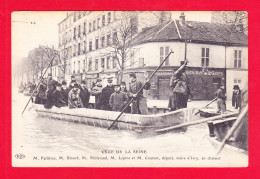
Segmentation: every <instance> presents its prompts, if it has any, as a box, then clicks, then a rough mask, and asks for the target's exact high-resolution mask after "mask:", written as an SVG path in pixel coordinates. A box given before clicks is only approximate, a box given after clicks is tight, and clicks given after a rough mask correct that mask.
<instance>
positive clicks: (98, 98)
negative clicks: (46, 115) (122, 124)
mask: <svg viewBox="0 0 260 179" xmlns="http://www.w3.org/2000/svg"><path fill="white" fill-rule="evenodd" d="M129 77H130V83H129V89H128V90H127V89H126V83H125V82H122V83H121V84H113V80H112V79H107V86H106V87H103V86H102V79H100V78H98V79H97V80H96V83H95V85H94V86H93V87H92V89H88V88H87V86H86V82H85V81H81V82H80V83H78V82H77V81H76V80H75V77H74V76H72V77H71V82H70V84H69V85H68V86H67V83H66V82H65V81H63V82H62V83H58V82H57V81H55V80H53V79H52V75H51V74H48V79H47V82H45V83H41V84H40V85H39V88H38V91H37V95H36V97H35V103H36V104H43V105H44V107H45V108H47V109H50V108H52V107H53V106H56V107H64V106H68V107H69V108H70V109H72V108H92V105H90V103H89V100H90V96H91V95H92V96H95V104H94V109H99V110H107V111H121V110H122V109H123V108H124V107H125V106H126V105H127V104H128V102H129V100H130V99H131V98H133V103H132V105H131V107H130V106H128V107H127V108H126V110H125V112H127V113H133V114H144V115H146V114H148V108H147V101H146V98H145V97H144V96H143V91H142V90H141V91H140V92H139V93H138V95H137V92H138V91H139V89H141V87H142V86H143V83H142V82H140V81H138V80H137V79H136V75H135V74H134V73H131V74H130V75H129ZM150 86H151V85H150V83H146V84H145V85H144V88H143V89H145V90H149V89H150Z"/></svg>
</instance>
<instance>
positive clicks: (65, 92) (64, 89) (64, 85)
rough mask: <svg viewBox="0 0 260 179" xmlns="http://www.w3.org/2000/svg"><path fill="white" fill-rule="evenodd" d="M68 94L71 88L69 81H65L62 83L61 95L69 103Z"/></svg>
mask: <svg viewBox="0 0 260 179" xmlns="http://www.w3.org/2000/svg"><path fill="white" fill-rule="evenodd" d="M68 94H69V89H68V88H67V83H66V81H63V82H62V83H61V97H62V99H63V101H65V102H66V104H67V105H68Z"/></svg>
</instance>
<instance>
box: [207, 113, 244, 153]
mask: <svg viewBox="0 0 260 179" xmlns="http://www.w3.org/2000/svg"><path fill="white" fill-rule="evenodd" d="M236 119H237V117H230V118H227V119H221V120H216V121H214V122H213V125H212V127H213V132H214V134H213V135H212V134H211V136H212V137H211V138H212V141H215V143H221V141H223V139H224V138H225V136H226V135H227V133H228V131H229V130H230V129H231V127H232V126H233V124H234V123H235V121H236ZM209 128H210V125H209ZM242 129H243V130H242ZM245 135H247V126H244V125H242V126H240V127H239V132H235V133H234V134H233V137H231V138H230V140H228V141H227V142H226V145H227V146H230V147H232V148H237V149H241V150H242V151H247V149H248V140H247V136H245ZM230 147H229V148H230ZM232 148H231V149H232Z"/></svg>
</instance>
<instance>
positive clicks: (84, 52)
mask: <svg viewBox="0 0 260 179" xmlns="http://www.w3.org/2000/svg"><path fill="white" fill-rule="evenodd" d="M83 52H84V53H86V41H84V51H83Z"/></svg>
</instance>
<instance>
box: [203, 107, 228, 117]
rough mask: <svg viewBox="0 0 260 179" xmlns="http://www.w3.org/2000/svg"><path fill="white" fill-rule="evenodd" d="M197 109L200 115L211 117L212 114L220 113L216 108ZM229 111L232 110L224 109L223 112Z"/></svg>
mask: <svg viewBox="0 0 260 179" xmlns="http://www.w3.org/2000/svg"><path fill="white" fill-rule="evenodd" d="M198 110H199V114H200V116H201V117H213V116H217V115H220V113H219V112H218V110H217V109H216V108H202V109H198ZM231 112H233V111H230V110H226V111H225V113H224V114H228V113H231Z"/></svg>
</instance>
